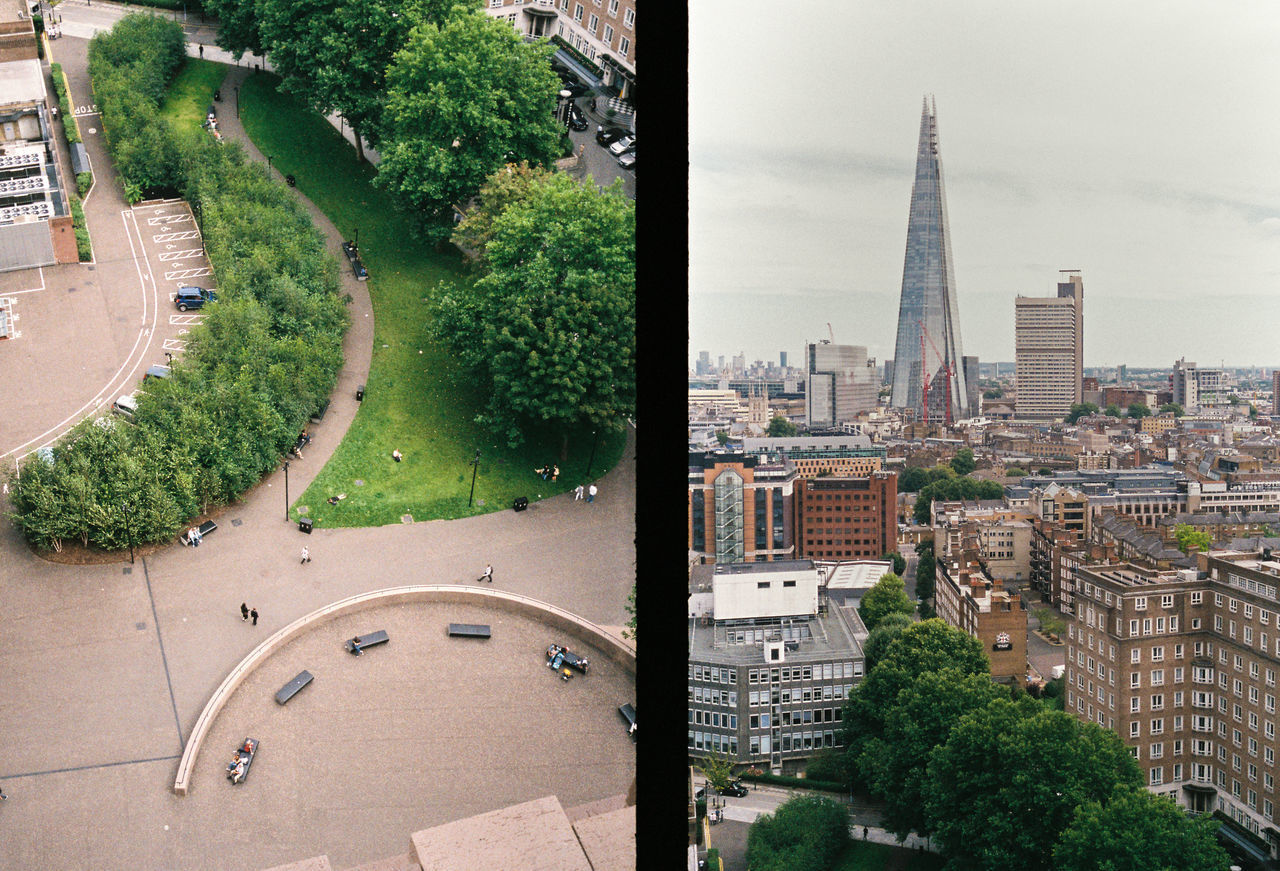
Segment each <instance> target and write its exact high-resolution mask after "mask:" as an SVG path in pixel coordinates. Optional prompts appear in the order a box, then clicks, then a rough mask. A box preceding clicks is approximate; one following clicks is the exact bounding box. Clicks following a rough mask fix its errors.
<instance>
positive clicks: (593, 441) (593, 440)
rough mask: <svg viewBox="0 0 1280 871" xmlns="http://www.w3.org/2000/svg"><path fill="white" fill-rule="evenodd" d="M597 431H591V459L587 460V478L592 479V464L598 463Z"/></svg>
mask: <svg viewBox="0 0 1280 871" xmlns="http://www.w3.org/2000/svg"><path fill="white" fill-rule="evenodd" d="M596 441H597V439H596V431H595V430H592V431H591V457H590V459H588V460H587V477H588V478H590V477H591V464H592V463H594V462H595V461H596Z"/></svg>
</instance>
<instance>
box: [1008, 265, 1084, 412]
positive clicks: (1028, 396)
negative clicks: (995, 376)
mask: <svg viewBox="0 0 1280 871" xmlns="http://www.w3.org/2000/svg"><path fill="white" fill-rule="evenodd" d="M1064 271H1065V272H1068V273H1070V274H1069V275H1067V280H1066V281H1060V282H1058V295H1057V296H1056V297H1047V298H1041V297H1030V296H1019V297H1018V298H1017V299H1016V300H1015V301H1014V354H1015V365H1016V367H1017V374H1016V375H1015V378H1016V382H1017V386H1018V394H1017V398H1016V399H1015V401H1014V408H1015V410H1016V412H1017V415H1018V417H1019V418H1026V419H1029V420H1061V419H1062V418H1064V417H1066V416H1067V413H1068V412H1069V411H1070V410H1071V406H1072V405H1073V404H1076V403H1079V402H1081V401H1082V396H1083V393H1082V390H1083V385H1082V380H1081V379H1082V378H1083V372H1084V279H1082V278H1081V277H1080V275H1079V273H1078V272H1076V271H1075V270H1064Z"/></svg>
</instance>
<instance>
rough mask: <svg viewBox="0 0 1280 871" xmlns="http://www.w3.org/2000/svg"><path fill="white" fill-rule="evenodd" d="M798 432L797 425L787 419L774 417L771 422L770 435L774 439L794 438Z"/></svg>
mask: <svg viewBox="0 0 1280 871" xmlns="http://www.w3.org/2000/svg"><path fill="white" fill-rule="evenodd" d="M797 431H798V430H797V429H796V425H795V424H794V423H792V422H791V421H789V420H787V419H786V418H785V417H774V418H771V419H770V420H769V435H770V436H772V437H774V438H786V437H787V436H793V435H795V434H796V432H797Z"/></svg>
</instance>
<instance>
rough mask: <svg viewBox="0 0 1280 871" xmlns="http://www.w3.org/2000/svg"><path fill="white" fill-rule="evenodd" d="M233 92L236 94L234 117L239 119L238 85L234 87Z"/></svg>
mask: <svg viewBox="0 0 1280 871" xmlns="http://www.w3.org/2000/svg"><path fill="white" fill-rule="evenodd" d="M235 92H236V117H237V118H239V117H240V86H239V85H236V86H235Z"/></svg>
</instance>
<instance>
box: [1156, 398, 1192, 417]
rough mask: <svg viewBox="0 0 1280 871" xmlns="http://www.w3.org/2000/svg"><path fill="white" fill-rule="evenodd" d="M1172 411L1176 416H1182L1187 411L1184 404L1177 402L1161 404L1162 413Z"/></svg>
mask: <svg viewBox="0 0 1280 871" xmlns="http://www.w3.org/2000/svg"><path fill="white" fill-rule="evenodd" d="M1170 412H1172V413H1173V416H1174V417H1182V416H1183V415H1184V414H1185V413H1186V412H1184V411H1183V410H1182V406H1181V405H1179V404H1178V403H1176V402H1166V403H1165V404H1164V405H1162V406H1160V413H1161V414H1168V413H1170Z"/></svg>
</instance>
